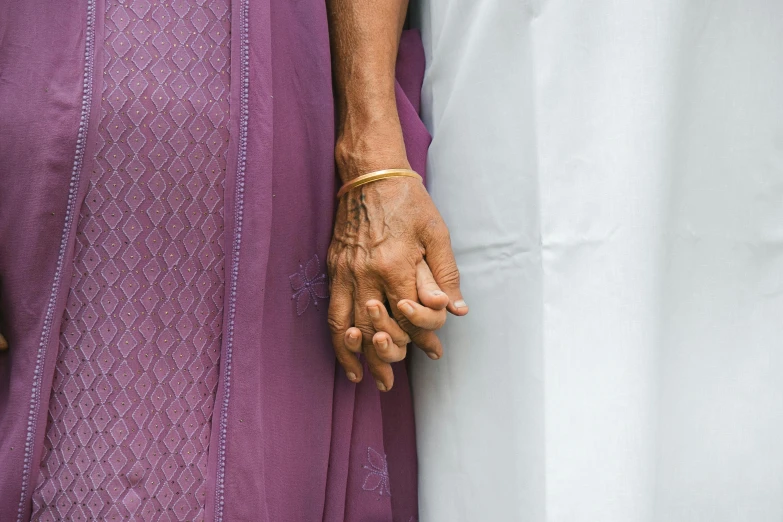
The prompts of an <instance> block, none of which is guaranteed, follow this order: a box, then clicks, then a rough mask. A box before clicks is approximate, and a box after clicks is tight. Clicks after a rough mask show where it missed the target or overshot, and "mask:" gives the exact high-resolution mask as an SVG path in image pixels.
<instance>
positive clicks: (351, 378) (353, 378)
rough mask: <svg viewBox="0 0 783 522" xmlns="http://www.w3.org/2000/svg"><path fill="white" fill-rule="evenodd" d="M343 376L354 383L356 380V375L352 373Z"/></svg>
mask: <svg viewBox="0 0 783 522" xmlns="http://www.w3.org/2000/svg"><path fill="white" fill-rule="evenodd" d="M345 375H346V377H348V380H349V381H355V380H356V374H355V373H353V372H348V373H346V374H345Z"/></svg>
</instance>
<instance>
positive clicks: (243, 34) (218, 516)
mask: <svg viewBox="0 0 783 522" xmlns="http://www.w3.org/2000/svg"><path fill="white" fill-rule="evenodd" d="M248 5H249V0H243V1H242V3H241V4H240V8H239V32H240V35H239V38H240V46H239V53H240V91H239V111H240V120H239V142H238V143H239V151H238V152H239V153H238V156H237V172H236V189H235V192H234V198H235V204H236V208H235V210H234V225H235V230H234V241H233V248H232V255H231V287H230V288H231V293H230V294H229V304H228V327H227V331H226V360H225V362H224V365H223V367H224V373H223V379H224V383H223V404H222V405H221V411H220V433H219V435H218V459H217V460H218V463H217V466H218V467H217V477H216V481H215V487H216V489H217V492H216V495H215V522H222V520H223V507H224V505H225V473H226V432H227V425H228V404H229V398H230V396H231V393H230V392H231V352H232V347H233V343H234V318H235V317H236V303H237V277H238V275H239V249H240V246H241V244H242V214H243V210H244V193H245V167H246V164H247V123H248V113H249V111H248V85H249V80H248V72H249V69H250V55H249V50H248V22H247V11H248Z"/></svg>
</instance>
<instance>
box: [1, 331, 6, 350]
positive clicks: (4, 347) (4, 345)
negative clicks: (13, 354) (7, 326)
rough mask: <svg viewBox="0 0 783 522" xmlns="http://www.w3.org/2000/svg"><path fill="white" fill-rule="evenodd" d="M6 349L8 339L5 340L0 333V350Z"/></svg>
mask: <svg viewBox="0 0 783 522" xmlns="http://www.w3.org/2000/svg"><path fill="white" fill-rule="evenodd" d="M7 349H8V341H6V340H5V337H3V334H0V350H7Z"/></svg>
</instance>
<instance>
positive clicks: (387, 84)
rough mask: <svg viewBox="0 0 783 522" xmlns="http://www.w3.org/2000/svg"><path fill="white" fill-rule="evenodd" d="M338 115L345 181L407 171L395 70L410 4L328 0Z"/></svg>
mask: <svg viewBox="0 0 783 522" xmlns="http://www.w3.org/2000/svg"><path fill="white" fill-rule="evenodd" d="M327 5H328V10H329V25H330V38H331V44H332V69H333V72H334V89H335V101H336V110H337V148H336V151H335V157H336V160H337V164H338V171H339V173H340V176H341V177H342V178H343V181H347V180H348V179H352V178H354V177H356V176H359V175H361V174H364V173H366V172H370V171H372V170H378V169H386V168H407V167H408V166H409V165H408V160H407V157H406V155H405V144H404V142H403V139H402V130H401V128H400V121H399V117H398V115H397V103H396V100H395V95H394V69H395V63H396V59H397V49H398V45H399V40H400V33H401V32H402V25H403V22H404V21H405V12H406V10H407V6H408V1H407V0H328V3H327Z"/></svg>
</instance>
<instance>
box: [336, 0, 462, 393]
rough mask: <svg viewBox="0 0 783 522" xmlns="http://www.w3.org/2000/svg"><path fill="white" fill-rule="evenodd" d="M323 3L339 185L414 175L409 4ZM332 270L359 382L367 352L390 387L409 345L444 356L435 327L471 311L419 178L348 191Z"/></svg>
mask: <svg viewBox="0 0 783 522" xmlns="http://www.w3.org/2000/svg"><path fill="white" fill-rule="evenodd" d="M327 5H328V12H329V19H330V20H329V21H330V34H331V40H332V60H333V71H334V81H335V96H336V107H337V115H338V134H337V145H336V149H335V160H336V163H337V171H338V173H339V175H340V177H341V179H342V181H343V182H346V181H349V180H351V179H354V178H355V177H357V176H360V175H362V174H366V173H368V172H373V171H375V170H381V169H390V168H410V165H409V163H408V159H407V156H406V153H405V144H404V141H403V137H402V129H401V127H400V121H399V118H398V116H397V106H396V101H395V96H394V66H395V60H396V56H397V47H398V44H399V38H400V34H401V31H402V25H403V22H404V18H405V12H406V9H407V1H406V0H331V1H330V2H328V4H327ZM327 264H328V266H329V275H330V281H331V303H330V306H329V325H330V328H331V330H332V340H333V343H334V348H335V353H336V355H337V359H338V361H339V362H340V364H341V365H342V367H343V368H344V370H345V372H346V375H347V377H348V378H349V379H350V380H351V381H353V382H359V381H360V380H361V379H362V378H363V375H362V373H363V372H362V364H361V362H360V361H359V359H358V357H357V354H359V353H363V354H364V356H365V357H366V360H367V364H368V367H369V369H370V371H371V373H372V376H373V378H374V379H375V381H376V384H377V386H378V389H380V390H381V391H388V390H390V389H391V387H392V386H393V383H394V375H393V372H392V369H391V366H390V365H389V363H390V362H395V361H399V360H402V359H403V358H404V357H405V355H406V350H407V348H406V346H407V343H408V341H409V340H412V341H413V342H414V343H416V345H418V346H419V347H420V348H421V349H422V350H424V351H425V352H426V353H427V355H428V356H429V357H430V358H432V359H439V358H440V357H441V356H442V353H443V348H442V346H441V344H440V341H439V340H438V338H437V336H436V335H435V333H434V330H437V329H438V328H440V327H441V326H442V325H443V323H444V322H445V320H446V310H448V311H449V312H451V313H453V314H455V315H465V314H466V313H467V311H468V308H467V306H466V305H465V302H464V300H463V299H462V294H461V292H460V287H459V271H458V269H457V265H456V263H455V261H454V255H453V253H452V250H451V242H450V239H449V232H448V229H447V227H446V225H445V223H444V222H443V219H442V218H441V216H440V213H439V212H438V210H437V209H436V208H435V205H434V204H433V203H432V200H431V199H430V197H429V194H428V193H427V191H426V190H425V188H424V187H423V186H422V184H421V183H420V182H419V181H417V180H415V179H411V178H393V179H386V180H382V181H377V182H374V183H370V184H367V185H363V186H361V187H359V188H356V189H354V190H351V191H350V192H348V193H347V194H345V195H344V196H343V197H342V198H341V200H340V202H339V204H338V208H337V215H336V221H335V227H334V235H333V238H332V244H331V246H330V249H329V254H328V257H327ZM387 307H388V311H387ZM389 312H390V314H391V315H389Z"/></svg>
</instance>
